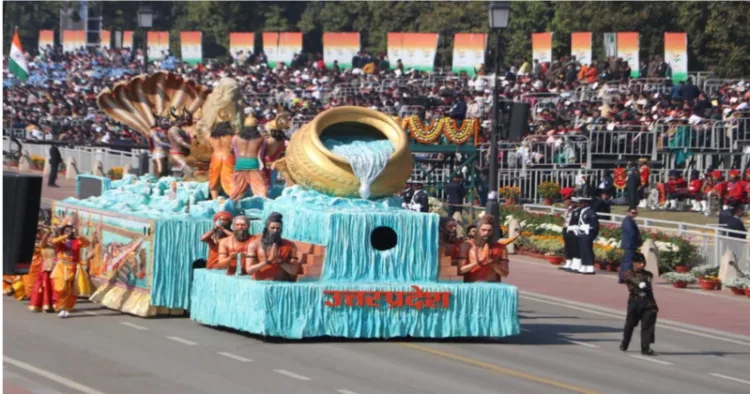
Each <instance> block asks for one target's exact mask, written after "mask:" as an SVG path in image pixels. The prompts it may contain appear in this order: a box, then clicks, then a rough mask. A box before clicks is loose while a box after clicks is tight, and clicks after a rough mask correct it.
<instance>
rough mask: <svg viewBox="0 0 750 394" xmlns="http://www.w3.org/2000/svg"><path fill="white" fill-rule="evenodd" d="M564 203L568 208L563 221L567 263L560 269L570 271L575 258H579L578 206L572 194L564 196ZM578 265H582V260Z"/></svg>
mask: <svg viewBox="0 0 750 394" xmlns="http://www.w3.org/2000/svg"><path fill="white" fill-rule="evenodd" d="M563 205H564V206H565V207H566V208H567V210H566V211H565V219H564V222H563V232H562V237H563V243H564V244H565V265H563V266H562V267H559V268H558V269H561V270H564V271H570V270H571V268H572V267H573V263H574V260H578V259H579V256H578V239H577V238H576V231H577V230H576V229H577V228H578V214H579V212H580V211H578V207H577V206H576V203H574V202H573V199H572V196H571V195H566V196H565V197H563ZM578 265H579V266H580V265H581V262H580V260H579V261H578Z"/></svg>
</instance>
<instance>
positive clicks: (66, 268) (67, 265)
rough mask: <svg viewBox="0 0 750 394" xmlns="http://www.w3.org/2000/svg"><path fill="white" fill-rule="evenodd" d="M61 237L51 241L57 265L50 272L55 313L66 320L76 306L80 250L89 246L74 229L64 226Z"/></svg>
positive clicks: (67, 225) (70, 226)
mask: <svg viewBox="0 0 750 394" xmlns="http://www.w3.org/2000/svg"><path fill="white" fill-rule="evenodd" d="M62 233H63V235H61V236H59V237H57V238H55V239H53V240H52V241H51V244H52V245H53V246H55V248H56V250H57V265H55V268H54V269H53V271H52V275H50V277H51V278H52V284H53V290H54V301H55V311H56V312H60V313H59V314H58V316H59V317H61V318H66V317H68V315H69V314H70V311H72V310H73V308H74V307H75V305H76V300H77V297H76V272H77V271H78V264H79V263H80V262H81V249H83V248H85V247H87V246H89V245H91V242H90V241H89V240H87V239H86V238H84V237H81V236H78V234H77V232H76V229H75V227H73V226H72V225H70V224H64V225H63V228H62Z"/></svg>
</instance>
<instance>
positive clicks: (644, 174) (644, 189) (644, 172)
mask: <svg viewBox="0 0 750 394" xmlns="http://www.w3.org/2000/svg"><path fill="white" fill-rule="evenodd" d="M638 163H639V164H640V167H639V171H640V173H641V186H639V187H638V196H639V198H640V199H641V202H640V204H638V207H639V208H646V203H647V201H646V200H647V198H648V186H649V183H648V179H649V177H650V176H651V169H649V168H648V159H646V158H645V157H644V158H640V159H638Z"/></svg>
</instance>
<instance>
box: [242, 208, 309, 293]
mask: <svg viewBox="0 0 750 394" xmlns="http://www.w3.org/2000/svg"><path fill="white" fill-rule="evenodd" d="M282 220H283V216H282V215H281V214H280V213H278V212H271V214H270V215H269V216H268V219H266V227H265V228H264V229H263V234H262V235H261V236H260V237H257V236H256V237H255V238H254V239H253V240H252V241H251V242H250V244H249V245H248V247H247V257H246V260H245V271H246V272H247V274H248V275H252V276H253V279H255V280H274V281H282V282H295V281H296V280H297V275H299V273H300V268H301V267H300V264H299V257H298V256H297V246H296V245H295V244H294V242H291V241H288V240H285V239H283V238H281V231H282V228H283V227H282V225H283V221H282Z"/></svg>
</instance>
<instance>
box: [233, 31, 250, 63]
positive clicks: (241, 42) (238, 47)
mask: <svg viewBox="0 0 750 394" xmlns="http://www.w3.org/2000/svg"><path fill="white" fill-rule="evenodd" d="M240 51H241V52H242V53H243V54H245V55H248V56H249V55H251V54H253V52H255V34H254V33H229V54H230V55H231V56H232V57H234V58H237V57H239V56H238V55H239V53H240Z"/></svg>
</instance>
